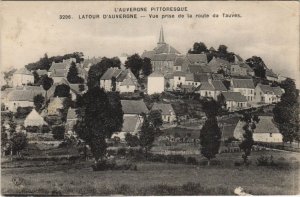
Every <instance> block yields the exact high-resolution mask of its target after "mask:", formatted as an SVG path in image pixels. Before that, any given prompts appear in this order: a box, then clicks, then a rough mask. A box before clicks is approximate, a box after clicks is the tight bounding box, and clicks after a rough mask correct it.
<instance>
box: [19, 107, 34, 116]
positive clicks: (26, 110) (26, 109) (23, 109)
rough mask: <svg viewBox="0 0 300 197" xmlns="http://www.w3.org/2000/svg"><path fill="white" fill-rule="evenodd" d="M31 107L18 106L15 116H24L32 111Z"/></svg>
mask: <svg viewBox="0 0 300 197" xmlns="http://www.w3.org/2000/svg"><path fill="white" fill-rule="evenodd" d="M32 109H33V107H18V108H17V112H16V113H15V117H16V118H18V119H21V118H26V116H27V115H28V114H29V113H30V112H31V111H32Z"/></svg>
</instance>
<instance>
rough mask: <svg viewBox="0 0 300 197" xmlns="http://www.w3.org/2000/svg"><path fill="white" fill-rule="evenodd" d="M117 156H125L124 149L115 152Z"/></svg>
mask: <svg viewBox="0 0 300 197" xmlns="http://www.w3.org/2000/svg"><path fill="white" fill-rule="evenodd" d="M117 155H119V156H125V155H126V149H125V148H120V149H119V150H118V152H117Z"/></svg>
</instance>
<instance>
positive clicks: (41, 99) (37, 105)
mask: <svg viewBox="0 0 300 197" xmlns="http://www.w3.org/2000/svg"><path fill="white" fill-rule="evenodd" d="M44 101H45V97H43V95H42V94H38V95H36V96H35V97H33V103H34V106H35V109H36V111H40V109H41V108H42V107H43V103H44Z"/></svg>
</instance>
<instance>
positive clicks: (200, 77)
mask: <svg viewBox="0 0 300 197" xmlns="http://www.w3.org/2000/svg"><path fill="white" fill-rule="evenodd" d="M209 78H210V77H209V75H207V74H206V73H197V74H194V82H208V79H209Z"/></svg>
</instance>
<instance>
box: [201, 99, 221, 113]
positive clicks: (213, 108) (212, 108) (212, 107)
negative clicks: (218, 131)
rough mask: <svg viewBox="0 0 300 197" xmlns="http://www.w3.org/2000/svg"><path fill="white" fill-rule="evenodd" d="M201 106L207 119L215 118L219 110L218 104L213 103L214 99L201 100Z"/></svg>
mask: <svg viewBox="0 0 300 197" xmlns="http://www.w3.org/2000/svg"><path fill="white" fill-rule="evenodd" d="M201 104H202V109H203V111H204V113H205V114H206V116H207V118H209V117H215V116H217V115H218V113H219V111H220V109H221V105H220V103H219V102H217V101H215V100H214V99H209V98H208V99H203V100H201Z"/></svg>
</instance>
